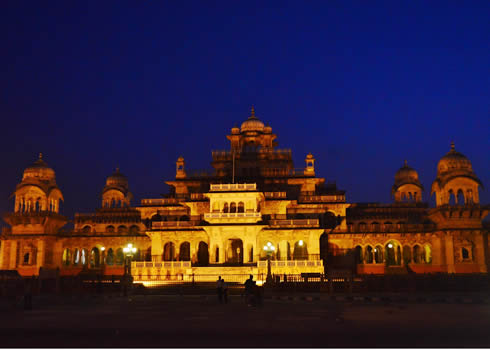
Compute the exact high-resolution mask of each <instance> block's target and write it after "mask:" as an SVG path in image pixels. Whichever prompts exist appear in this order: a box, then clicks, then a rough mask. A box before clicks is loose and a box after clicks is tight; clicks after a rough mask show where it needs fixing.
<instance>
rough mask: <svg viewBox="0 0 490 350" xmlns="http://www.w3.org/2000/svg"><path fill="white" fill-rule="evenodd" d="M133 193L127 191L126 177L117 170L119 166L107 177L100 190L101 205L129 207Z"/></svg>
mask: <svg viewBox="0 0 490 350" xmlns="http://www.w3.org/2000/svg"><path fill="white" fill-rule="evenodd" d="M132 198H133V195H132V194H131V192H129V184H128V178H127V177H126V176H124V175H123V174H121V173H120V172H119V168H117V169H116V171H115V172H114V173H113V174H112V175H111V176H109V177H108V178H107V180H106V184H105V186H104V189H103V190H102V207H103V208H118V207H129V205H130V204H131V199H132Z"/></svg>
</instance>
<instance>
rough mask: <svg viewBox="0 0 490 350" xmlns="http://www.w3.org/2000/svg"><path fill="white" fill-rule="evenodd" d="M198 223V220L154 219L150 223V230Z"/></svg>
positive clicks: (182, 226)
mask: <svg viewBox="0 0 490 350" xmlns="http://www.w3.org/2000/svg"><path fill="white" fill-rule="evenodd" d="M197 225H199V221H197V220H192V221H154V222H152V223H151V229H152V230H166V229H169V228H189V227H194V226H197Z"/></svg>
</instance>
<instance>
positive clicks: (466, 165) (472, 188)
mask: <svg viewBox="0 0 490 350" xmlns="http://www.w3.org/2000/svg"><path fill="white" fill-rule="evenodd" d="M478 186H481V187H483V184H482V183H481V181H480V179H478V177H477V176H476V174H475V173H474V172H473V168H472V166H471V162H470V160H469V159H468V158H466V156H465V155H463V154H461V153H459V152H457V151H456V149H455V147H454V142H451V150H450V151H449V152H448V153H447V154H446V155H445V156H444V157H442V158H441V160H440V161H439V163H438V164H437V177H436V179H435V180H434V182H433V183H432V189H431V194H432V193H435V194H436V205H437V206H441V205H448V204H449V205H456V204H457V205H467V204H478V203H479V196H478Z"/></svg>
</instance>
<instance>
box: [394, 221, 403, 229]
mask: <svg viewBox="0 0 490 350" xmlns="http://www.w3.org/2000/svg"><path fill="white" fill-rule="evenodd" d="M396 229H397V230H398V231H405V223H404V222H403V221H398V222H397V223H396Z"/></svg>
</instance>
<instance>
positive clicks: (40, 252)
mask: <svg viewBox="0 0 490 350" xmlns="http://www.w3.org/2000/svg"><path fill="white" fill-rule="evenodd" d="M45 247H46V242H44V241H43V240H39V241H38V242H37V256H36V267H37V268H38V270H39V268H40V267H42V266H43V265H44V255H45Z"/></svg>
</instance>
